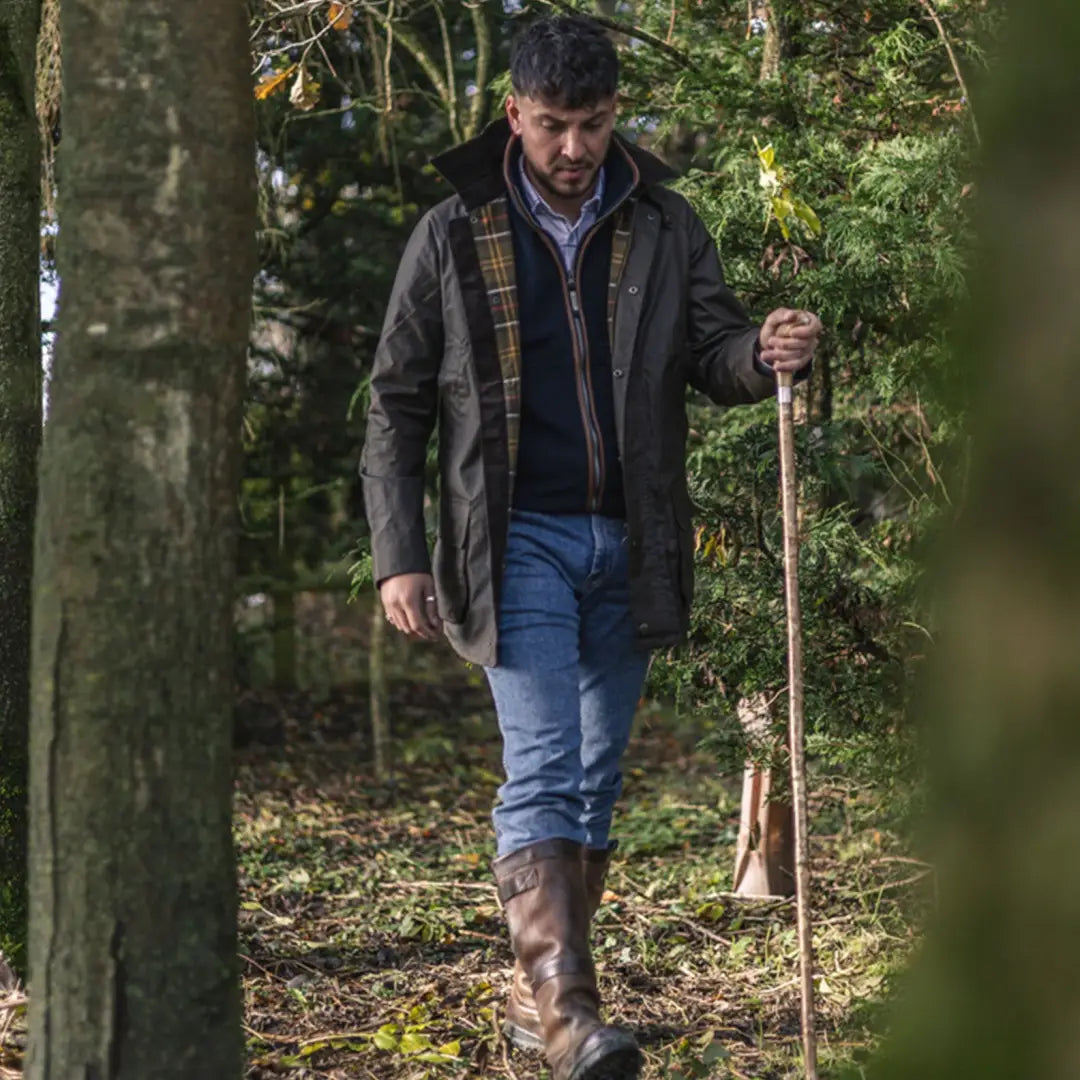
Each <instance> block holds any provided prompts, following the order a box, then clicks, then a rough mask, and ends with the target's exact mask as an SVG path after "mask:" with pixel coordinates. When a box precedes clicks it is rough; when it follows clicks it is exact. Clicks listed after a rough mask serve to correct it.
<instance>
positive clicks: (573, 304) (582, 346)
mask: <svg viewBox="0 0 1080 1080" xmlns="http://www.w3.org/2000/svg"><path fill="white" fill-rule="evenodd" d="M589 235H591V230H590V233H589ZM588 238H589V237H588V236H586V237H585V238H584V239H583V240H582V242H581V247H580V248H579V249H578V255H579V256H580V254H581V252H582V251H583V250H584V247H585V244H586V243H587V242H588ZM580 266H581V264H580V262H579V263H578V270H580ZM579 280H580V277H579V274H578V272H575V274H574V280H573V281H569V280H568V281H567V283H566V285H567V292H568V293H569V296H570V322H571V325H572V326H573V332H574V339H575V343H576V345H575V348H576V351H577V353H578V354H579V355H580V357H581V363H580V364H579V365H578V380H579V384H580V392H579V397H580V399H581V407H582V419H583V421H584V423H585V441H586V443H587V444H588V447H589V454H590V458H591V466H592V467H591V473H592V476H593V477H594V478H595V480H594V482H593V484H592V485H590V490H589V492H588V496H589V497H588V510H589V513H590V514H595V513H598V512H599V510H600V504H601V502H602V501H603V498H604V445H603V440H602V439H601V436H600V422H599V420H598V419H597V416H596V408H595V403H594V401H593V392H592V377H591V374H590V371H589V336H588V334H587V333H586V330H585V320H584V318H583V317H582V314H581V302H580V299H579V292H578V283H579Z"/></svg>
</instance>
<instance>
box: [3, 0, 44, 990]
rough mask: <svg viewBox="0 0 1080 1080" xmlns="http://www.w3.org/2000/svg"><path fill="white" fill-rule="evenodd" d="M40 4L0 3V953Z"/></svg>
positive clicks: (34, 301)
mask: <svg viewBox="0 0 1080 1080" xmlns="http://www.w3.org/2000/svg"><path fill="white" fill-rule="evenodd" d="M38 16H39V0H0V952H2V953H3V955H4V956H5V957H6V958H7V960H8V962H9V963H11V964H12V965H13V966H14V967H15V968H16V969H20V970H21V969H22V966H23V963H24V956H23V953H24V950H25V947H26V769H27V764H26V754H27V739H28V733H29V717H30V573H31V560H32V555H33V536H34V501H35V498H36V491H37V454H38V445H39V443H40V441H41V337H40V331H39V318H38V248H39V239H38V236H39V231H40V218H39V213H40V192H41V186H40V183H39V178H38V131H37V122H36V119H35V112H34V56H35V50H36V42H37V27H38Z"/></svg>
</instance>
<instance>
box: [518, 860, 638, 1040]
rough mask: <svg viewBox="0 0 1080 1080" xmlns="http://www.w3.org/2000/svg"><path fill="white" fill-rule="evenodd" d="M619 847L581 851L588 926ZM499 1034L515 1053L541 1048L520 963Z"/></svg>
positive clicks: (530, 994) (532, 1003)
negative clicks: (513, 1048)
mask: <svg viewBox="0 0 1080 1080" xmlns="http://www.w3.org/2000/svg"><path fill="white" fill-rule="evenodd" d="M618 846H619V842H618V840H614V841H612V843H611V844H610V845H609V846H608V847H606V848H590V847H587V848H583V849H582V868H583V870H584V875H585V903H586V910H587V912H588V915H589V922H590V923H591V922H592V920H593V918H594V917H595V915H596V913H597V911H599V910H600V903H601V901H602V900H603V898H604V886H605V884H606V882H607V873H608V867H610V865H611V856H612V855H613V854H614V852H615V849H616V848H617V847H618ZM503 1034H504V1035H505V1036H506V1038H507V1041H509V1042H510V1044H511V1045H512V1046H516V1047H517V1048H518V1049H519V1050H535V1051H537V1052H540V1051H541V1050H543V1049H544V1035H543V1032H542V1031H541V1028H540V1013H539V1012H538V1011H537V1008H536V999H535V998H534V997H533V992H532V985H531V984H530V982H529V976H528V975H526V974H525V969H524V968H523V967H522V966H521V962H520V961H517V962H515V964H514V975H513V978H512V979H511V981H510V998H509V1000H508V1001H507V1003H506V1021H505V1022H504V1023H503Z"/></svg>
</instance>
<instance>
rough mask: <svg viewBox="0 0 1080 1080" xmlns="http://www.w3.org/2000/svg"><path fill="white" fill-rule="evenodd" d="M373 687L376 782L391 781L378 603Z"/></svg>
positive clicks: (373, 636) (383, 619)
mask: <svg viewBox="0 0 1080 1080" xmlns="http://www.w3.org/2000/svg"><path fill="white" fill-rule="evenodd" d="M368 674H369V681H370V683H371V746H372V752H373V754H374V758H375V779H376V780H378V781H379V782H380V783H385V782H386V781H387V780H389V779H390V771H391V738H390V700H389V694H388V693H387V689H386V616H385V615H384V614H383V609H382V604H380V603H379V601H378V600H376V601H375V604H374V606H373V608H372V612H371V651H370V652H369V654H368Z"/></svg>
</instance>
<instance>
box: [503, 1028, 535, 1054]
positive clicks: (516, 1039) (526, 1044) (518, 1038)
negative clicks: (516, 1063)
mask: <svg viewBox="0 0 1080 1080" xmlns="http://www.w3.org/2000/svg"><path fill="white" fill-rule="evenodd" d="M502 1030H503V1035H504V1036H505V1037H506V1041H507V1042H508V1043H509V1044H510V1045H511V1046H513V1047H515V1048H516V1049H518V1050H526V1051H529V1052H530V1053H534V1054H542V1053H543V1052H544V1040H543V1039H542V1038H540V1036H539V1035H534V1034H533V1033H532V1032H531V1031H529V1029H528V1028H523V1027H520V1026H519V1025H518V1024H515V1023H513V1022H512V1021H510V1020H507V1021H506V1022H505V1023H504V1024H503V1028H502Z"/></svg>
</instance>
